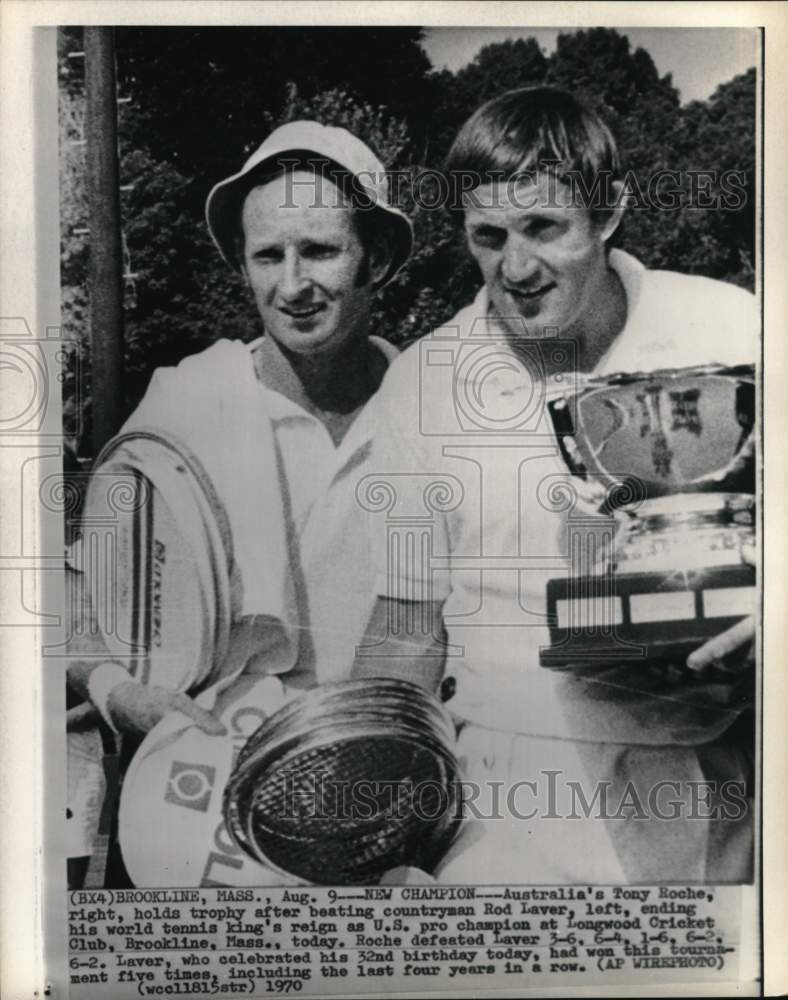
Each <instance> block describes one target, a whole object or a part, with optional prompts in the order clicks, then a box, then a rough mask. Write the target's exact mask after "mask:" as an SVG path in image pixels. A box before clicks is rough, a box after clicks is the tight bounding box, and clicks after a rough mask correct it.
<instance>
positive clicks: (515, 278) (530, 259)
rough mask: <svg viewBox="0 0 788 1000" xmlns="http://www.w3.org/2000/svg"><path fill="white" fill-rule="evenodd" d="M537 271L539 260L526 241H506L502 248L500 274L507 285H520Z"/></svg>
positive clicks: (511, 239)
mask: <svg viewBox="0 0 788 1000" xmlns="http://www.w3.org/2000/svg"><path fill="white" fill-rule="evenodd" d="M538 271H539V258H538V257H537V256H536V254H535V253H534V249H533V247H532V246H531V244H530V242H529V241H528V240H524V239H518V238H512V237H510V238H509V239H507V241H506V244H505V246H504V248H503V259H502V261H501V272H502V274H503V279H504V281H505V282H506V283H507V284H512V285H522V284H524V283H527V282H528V281H529V280H530V279H531V278H533V277H535V276H536V274H537V272H538Z"/></svg>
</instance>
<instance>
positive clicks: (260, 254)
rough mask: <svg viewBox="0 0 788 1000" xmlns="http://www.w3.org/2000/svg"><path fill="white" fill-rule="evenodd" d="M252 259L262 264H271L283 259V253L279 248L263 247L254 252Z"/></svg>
mask: <svg viewBox="0 0 788 1000" xmlns="http://www.w3.org/2000/svg"><path fill="white" fill-rule="evenodd" d="M252 259H253V260H255V261H257V262H258V263H260V264H270V263H275V262H276V261H279V260H281V259H282V254H281V253H280V252H279V251H278V250H274V249H273V248H272V247H263V248H262V249H260V250H256V251H255V252H254V253H253V254H252Z"/></svg>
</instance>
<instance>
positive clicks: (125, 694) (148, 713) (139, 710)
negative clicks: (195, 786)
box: [107, 681, 227, 736]
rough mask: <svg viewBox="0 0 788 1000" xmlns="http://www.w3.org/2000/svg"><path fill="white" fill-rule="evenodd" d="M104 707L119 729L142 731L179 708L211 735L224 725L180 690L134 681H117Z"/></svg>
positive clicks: (129, 731) (220, 729) (219, 730)
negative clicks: (118, 682)
mask: <svg viewBox="0 0 788 1000" xmlns="http://www.w3.org/2000/svg"><path fill="white" fill-rule="evenodd" d="M107 710H108V712H109V715H110V718H111V719H112V722H113V724H114V725H115V727H116V728H117V729H118V730H120V731H121V732H126V733H136V734H141V735H144V734H145V733H148V732H150V730H151V729H153V727H154V726H155V725H156V724H157V723H158V722H160V721H161V720H162V719H163V718H164V716H165V715H167V714H168V713H169V712H180V713H181V714H182V715H185V716H186V717H187V718H189V719H191V720H192V722H193V723H194V724H195V725H196V726H198V727H199V728H200V729H202V731H203V732H205V733H208V734H209V735H210V736H224V735H225V734H226V732H227V729H226V728H225V726H224V725H223V724H222V723H221V722H220V721H219V719H217V718H216V716H215V715H212V714H211V713H210V712H206V710H205V709H204V708H202V707H201V706H200V705H198V704H197V702H195V701H192V699H191V698H190V697H189V696H188V695H186V694H182V693H181V692H179V691H170V690H169V688H164V687H157V686H155V685H148V684H137V683H136V681H128V682H123V683H121V684H118V685H116V686H115V687H114V688H113V689H112V691H111V692H110V695H109V697H108V698H107Z"/></svg>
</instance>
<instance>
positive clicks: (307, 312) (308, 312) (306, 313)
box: [279, 302, 324, 319]
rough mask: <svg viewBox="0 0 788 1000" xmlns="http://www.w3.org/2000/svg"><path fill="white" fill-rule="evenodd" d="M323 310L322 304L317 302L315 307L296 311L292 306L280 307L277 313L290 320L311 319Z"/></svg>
mask: <svg viewBox="0 0 788 1000" xmlns="http://www.w3.org/2000/svg"><path fill="white" fill-rule="evenodd" d="M323 308H324V306H323V303H322V302H317V303H316V304H315V305H312V306H304V307H302V308H300V309H296V308H294V307H293V306H280V307H279V311H280V312H281V313H284V314H285V316H289V317H290V318H291V319H311V318H312V317H313V316H317V314H318V313H319V312H322V310H323Z"/></svg>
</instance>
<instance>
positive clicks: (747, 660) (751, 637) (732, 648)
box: [687, 545, 755, 673]
mask: <svg viewBox="0 0 788 1000" xmlns="http://www.w3.org/2000/svg"><path fill="white" fill-rule="evenodd" d="M741 558H742V562H745V563H748V564H749V565H750V566H754V565H755V549H754V548H753V547H752V546H751V545H743V546H742V549H741ZM736 653H738V654H739V655H738V656H736V657H735V659H734V661H733V665H731V662H730V659H729V658H731V657H734V655H735V654H736ZM726 660H727V662H726ZM754 661H755V618H754V617H752V616H750V617H749V618H743V619H742V620H741V621H740V622H736V624H735V625H734V626H733V627H732V628H729V629H728V630H727V631H726V632H722V633H721V634H720V635H715V636H714V638H713V639H709V641H708V642H706V643H704V644H703V645H702V646H701V647H700V648H699V649H696V650H695V652H694V653H690V655H689V656H688V657H687V666H688V667H689V669H690V670H694V671H696V672H697V673H702V672H703V671H704V670H708V669H709V668H710V667H717V668H718V669H720V670H727V671H729V672H730V673H738V672H740V671H743V670H746V669H748V668H749V667H751V666H752V665H753V663H754Z"/></svg>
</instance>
